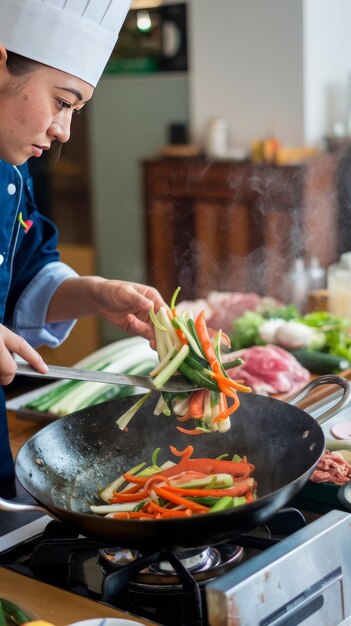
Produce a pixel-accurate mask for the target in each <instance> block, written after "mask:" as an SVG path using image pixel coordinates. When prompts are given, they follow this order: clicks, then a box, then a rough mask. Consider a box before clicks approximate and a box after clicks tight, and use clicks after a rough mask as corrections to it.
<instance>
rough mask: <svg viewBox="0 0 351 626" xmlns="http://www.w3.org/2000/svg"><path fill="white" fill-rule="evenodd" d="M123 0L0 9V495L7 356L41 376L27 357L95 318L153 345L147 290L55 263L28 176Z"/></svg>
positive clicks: (104, 53) (6, 475)
mask: <svg viewBox="0 0 351 626" xmlns="http://www.w3.org/2000/svg"><path fill="white" fill-rule="evenodd" d="M129 5H130V0H1V2H0V212H1V215H0V489H1V486H3V485H4V484H8V483H9V481H10V480H12V479H13V478H14V468H13V459H12V455H11V450H10V445H9V438H8V429H7V417H6V409H5V398H4V390H3V387H2V386H3V385H7V384H9V383H10V382H11V381H12V380H13V378H14V376H15V373H16V363H15V360H14V357H15V355H18V356H19V357H21V358H23V359H24V360H25V361H27V362H28V363H30V364H31V365H32V366H33V367H34V368H35V369H37V370H38V371H39V372H41V373H45V372H46V371H47V366H46V364H45V363H44V362H43V360H42V358H41V357H40V355H39V354H38V352H37V351H36V350H35V347H38V346H40V345H43V344H45V345H47V346H51V347H54V346H58V345H59V344H61V343H62V342H63V341H64V340H65V339H66V337H67V336H68V334H69V332H70V330H71V329H72V326H73V325H74V323H75V320H76V319H77V318H80V317H84V316H87V315H95V314H98V315H100V316H101V317H102V318H103V319H104V320H107V321H108V322H110V323H112V324H114V325H116V326H118V327H120V328H122V329H124V330H126V331H128V332H130V333H131V334H135V335H141V336H144V337H146V338H147V339H149V340H150V341H152V340H153V332H152V326H151V324H150V323H149V310H150V308H151V307H153V306H154V307H155V309H156V310H157V309H158V308H159V306H160V305H162V304H164V303H163V301H162V298H161V296H160V294H159V293H158V292H157V291H156V290H155V289H153V288H152V287H149V286H146V285H142V284H137V283H130V282H125V281H120V280H106V279H104V278H101V277H98V276H82V277H80V276H78V275H77V274H76V273H75V272H74V271H73V270H72V269H71V268H70V267H68V266H67V265H65V264H64V263H62V262H61V261H60V256H59V253H58V251H57V242H58V233H57V230H56V228H55V226H54V225H53V224H52V223H51V222H50V221H49V220H48V219H46V218H45V217H44V216H43V215H41V214H40V212H39V210H38V208H37V206H36V203H35V200H34V195H33V184H32V180H31V178H30V176H29V173H28V166H27V161H28V159H29V158H30V157H34V158H40V156H41V155H42V153H43V151H44V150H49V149H50V147H51V146H52V144H53V142H54V141H55V142H60V143H63V142H66V141H68V139H69V136H70V126H71V120H72V116H73V115H74V114H75V113H76V112H78V111H80V110H81V109H82V108H83V107H84V105H85V104H86V102H88V101H89V100H90V99H91V97H92V95H93V92H94V88H95V86H96V84H97V82H98V80H99V78H100V76H101V74H102V71H103V69H104V66H105V64H106V63H107V61H108V58H109V56H110V54H111V51H112V49H113V47H114V45H115V43H116V40H117V37H118V33H119V30H120V28H121V26H122V24H123V21H124V19H125V16H126V14H127V11H128V9H129Z"/></svg>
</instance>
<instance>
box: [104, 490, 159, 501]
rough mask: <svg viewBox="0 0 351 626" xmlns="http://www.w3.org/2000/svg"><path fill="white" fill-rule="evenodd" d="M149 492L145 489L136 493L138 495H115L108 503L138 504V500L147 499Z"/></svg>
mask: <svg viewBox="0 0 351 626" xmlns="http://www.w3.org/2000/svg"><path fill="white" fill-rule="evenodd" d="M148 495H149V492H148V491H147V490H145V489H143V491H138V493H124V492H123V493H122V492H121V493H118V492H117V493H116V494H115V495H114V496H113V498H109V502H110V503H111V504H118V502H138V501H139V500H143V499H144V498H147V497H148Z"/></svg>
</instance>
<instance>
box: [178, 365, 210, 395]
mask: <svg viewBox="0 0 351 626" xmlns="http://www.w3.org/2000/svg"><path fill="white" fill-rule="evenodd" d="M185 361H186V359H185V360H184V361H183V362H182V363H181V364H180V365H179V366H178V371H179V372H180V373H181V374H183V376H185V377H186V378H187V379H188V380H191V381H192V382H193V383H195V384H196V385H198V386H199V387H203V388H204V389H209V390H210V391H218V385H217V383H216V382H215V380H214V379H213V378H211V375H210V371H209V370H208V369H206V368H203V369H201V370H198V369H193V367H191V366H190V365H189V364H188V363H186V362H185Z"/></svg>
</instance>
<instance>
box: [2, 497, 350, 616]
mask: <svg viewBox="0 0 351 626" xmlns="http://www.w3.org/2000/svg"><path fill="white" fill-rule="evenodd" d="M15 499H17V500H19V501H22V502H23V501H26V502H28V501H29V498H28V497H27V496H19V497H17V498H15ZM350 555H351V516H350V515H349V514H348V513H346V512H344V511H341V510H334V511H330V512H329V513H327V514H326V515H324V516H322V517H320V518H318V519H315V520H314V521H312V522H309V523H307V522H306V519H305V517H304V515H303V514H302V513H301V512H300V511H299V510H297V509H296V508H287V509H283V510H281V511H279V512H278V513H277V514H276V515H275V516H274V517H272V518H271V519H270V520H269V521H268V522H267V524H266V525H265V526H263V527H260V528H257V529H255V530H253V531H251V532H249V533H247V534H245V535H241V536H240V537H239V538H236V539H235V541H233V543H226V544H222V545H216V546H209V547H207V548H202V549H195V550H186V551H180V552H167V551H162V550H160V551H158V552H150V553H147V552H144V553H142V554H141V553H138V552H136V551H134V550H132V549H130V550H127V549H125V548H119V547H118V546H111V545H106V544H102V543H101V542H98V541H95V540H92V539H87V538H85V537H82V536H77V533H76V531H75V530H73V529H72V528H71V527H70V526H66V525H64V524H62V523H60V522H56V521H53V520H52V519H51V518H50V517H48V516H46V515H40V514H33V513H2V514H1V516H0V565H1V566H2V567H5V568H9V569H11V570H13V571H16V572H18V573H21V574H24V575H26V576H29V577H31V578H35V579H39V580H41V581H44V582H47V583H48V584H50V585H54V586H55V587H60V588H62V589H66V590H69V591H71V592H73V593H75V594H78V595H81V596H85V597H88V598H91V599H93V600H96V601H98V602H103V603H106V604H108V605H111V606H114V607H116V608H118V609H120V610H123V611H128V612H129V613H131V614H132V615H135V616H139V617H141V618H144V619H148V620H152V621H153V622H154V623H156V624H159V625H160V626H228V625H230V626H271V625H272V626H273V625H274V626H295V625H298V624H304V625H305V626H321V625H323V626H339V625H341V624H343V625H346V624H351V594H350V590H351V559H350Z"/></svg>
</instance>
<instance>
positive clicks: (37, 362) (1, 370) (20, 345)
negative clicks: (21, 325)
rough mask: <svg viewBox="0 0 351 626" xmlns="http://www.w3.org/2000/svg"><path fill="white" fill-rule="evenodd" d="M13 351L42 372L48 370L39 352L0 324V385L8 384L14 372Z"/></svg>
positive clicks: (15, 367) (15, 368)
mask: <svg viewBox="0 0 351 626" xmlns="http://www.w3.org/2000/svg"><path fill="white" fill-rule="evenodd" d="M13 353H14V354H17V355H18V356H20V357H21V358H22V359H24V360H25V361H27V362H28V363H29V364H30V365H32V367H34V369H36V370H38V372H41V373H42V374H45V373H46V372H47V371H48V367H47V365H45V363H44V361H43V359H42V358H41V356H40V354H38V352H37V351H36V350H34V348H32V346H30V345H29V343H27V342H26V340H25V339H23V337H19V335H16V333H13V332H12V331H11V330H9V329H8V328H6V326H2V325H1V324H0V385H9V384H10V383H11V382H12V381H13V379H14V377H15V374H16V370H17V366H16V363H15V360H14V358H13Z"/></svg>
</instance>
